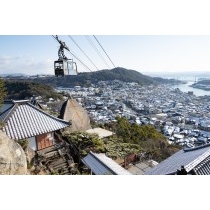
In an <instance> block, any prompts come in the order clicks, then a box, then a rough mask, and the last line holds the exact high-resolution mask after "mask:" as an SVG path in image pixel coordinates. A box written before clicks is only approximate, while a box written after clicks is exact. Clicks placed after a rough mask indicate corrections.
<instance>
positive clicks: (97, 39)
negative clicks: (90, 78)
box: [93, 35, 115, 67]
mask: <svg viewBox="0 0 210 210" xmlns="http://www.w3.org/2000/svg"><path fill="white" fill-rule="evenodd" d="M93 37H94V38H95V40H96V41H97V42H98V44H99V45H100V47H101V49H102V50H103V51H104V53H105V54H106V55H107V57H108V58H109V60H110V61H111V63H112V64H113V66H114V67H115V65H114V63H113V62H112V60H111V58H110V57H109V56H108V54H107V53H106V51H105V50H104V48H103V47H102V45H101V44H100V42H99V41H98V39H97V38H96V36H94V35H93Z"/></svg>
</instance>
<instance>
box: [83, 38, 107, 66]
mask: <svg viewBox="0 0 210 210" xmlns="http://www.w3.org/2000/svg"><path fill="white" fill-rule="evenodd" d="M85 37H86V39H87V40H88V41H89V42H90V44H91V45H92V47H93V49H94V50H95V51H96V53H97V54H98V55H99V57H100V58H101V59H102V60H103V61H104V63H105V65H106V66H107V67H108V68H109V69H110V66H109V65H108V63H107V62H106V60H105V59H104V57H103V56H102V55H101V53H100V52H99V51H98V49H97V48H96V46H95V45H94V43H93V42H92V41H91V39H90V38H89V37H88V36H85Z"/></svg>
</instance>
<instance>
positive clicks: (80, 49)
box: [69, 35, 99, 70]
mask: <svg viewBox="0 0 210 210" xmlns="http://www.w3.org/2000/svg"><path fill="white" fill-rule="evenodd" d="M69 38H70V39H71V40H72V41H73V42H74V44H75V45H77V47H78V48H79V49H80V50H81V51H82V52H83V54H84V55H85V56H86V58H87V59H88V60H89V61H90V62H91V63H92V64H93V65H94V66H95V67H96V69H97V70H99V69H98V67H97V66H96V65H95V64H94V63H93V61H92V60H91V59H90V58H89V57H88V56H87V54H86V53H85V52H84V51H83V50H82V49H81V47H80V46H79V45H78V44H77V43H76V41H75V40H74V39H73V38H72V36H70V35H69Z"/></svg>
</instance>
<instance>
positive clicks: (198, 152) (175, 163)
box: [145, 144, 210, 175]
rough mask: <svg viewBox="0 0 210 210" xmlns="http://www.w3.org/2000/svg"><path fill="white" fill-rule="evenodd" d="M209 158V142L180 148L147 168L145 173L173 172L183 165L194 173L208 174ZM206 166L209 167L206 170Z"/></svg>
mask: <svg viewBox="0 0 210 210" xmlns="http://www.w3.org/2000/svg"><path fill="white" fill-rule="evenodd" d="M209 160H210V144H206V145H202V146H199V147H195V148H191V149H182V150H180V151H178V152H177V153H175V154H174V155H172V156H171V157H169V158H167V159H166V160H164V161H163V162H161V163H159V164H158V165H157V166H155V167H154V168H152V169H151V170H148V171H147V172H146V173H145V175H164V174H175V173H176V172H177V169H180V168H181V166H184V168H185V169H186V171H187V172H191V171H194V173H195V174H210V164H209ZM207 168H209V169H208V170H207Z"/></svg>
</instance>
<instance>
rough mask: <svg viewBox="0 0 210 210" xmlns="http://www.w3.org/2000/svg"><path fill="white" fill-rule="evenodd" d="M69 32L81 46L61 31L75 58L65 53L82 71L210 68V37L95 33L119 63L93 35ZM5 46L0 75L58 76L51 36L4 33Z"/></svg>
mask: <svg viewBox="0 0 210 210" xmlns="http://www.w3.org/2000/svg"><path fill="white" fill-rule="evenodd" d="M70 36H71V38H73V40H74V41H75V42H76V43H77V45H78V46H79V47H80V48H79V47H78V46H77V45H76V44H75V43H74V42H73V41H72V39H71V38H70V37H69V35H58V37H59V39H60V40H62V41H64V42H65V43H66V45H67V46H68V47H69V49H70V51H71V52H72V53H73V55H75V56H76V58H75V57H74V56H73V55H72V54H70V53H69V52H68V51H65V55H66V56H67V57H68V58H73V60H74V61H75V62H76V63H77V66H78V71H79V72H84V71H86V72H89V71H90V70H91V71H96V70H103V69H112V68H114V66H115V67H123V68H127V69H133V70H137V71H139V72H141V73H144V74H147V73H148V74H149V73H151V72H177V74H178V73H179V72H183V71H186V72H191V71H193V72H196V71H209V70H210V59H209V58H210V36H209V35H95V37H96V38H97V40H98V41H99V42H100V44H101V46H102V47H103V49H104V50H105V51H106V53H107V54H108V56H109V58H110V59H111V60H112V62H113V64H114V65H113V64H112V63H111V61H110V60H109V58H108V57H107V56H106V54H105V53H104V51H103V50H102V48H101V47H100V45H99V44H98V43H97V41H96V40H95V38H94V36H93V35H85V34H84V35H70ZM89 40H91V41H89ZM91 43H93V46H92V44H91ZM0 46H1V47H0V74H6V73H24V74H28V75H35V74H54V71H53V62H54V61H55V60H57V59H58V55H57V54H58V48H59V43H58V42H57V41H56V40H55V39H53V37H52V36H51V35H0ZM95 48H97V50H95ZM80 49H82V51H83V52H85V54H86V55H87V56H88V58H89V59H90V60H91V61H92V62H90V61H89V59H88V58H87V57H86V56H85V55H84V54H83V52H82V51H81V50H80ZM97 51H98V52H99V54H98V53H97ZM77 58H79V60H80V61H82V63H84V64H85V65H86V66H87V67H88V68H89V69H88V68H87V67H86V66H84V65H83V64H81V62H80V61H79V60H78V59H77ZM104 60H105V61H104ZM92 63H94V65H93V64H92ZM96 67H97V68H96Z"/></svg>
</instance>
